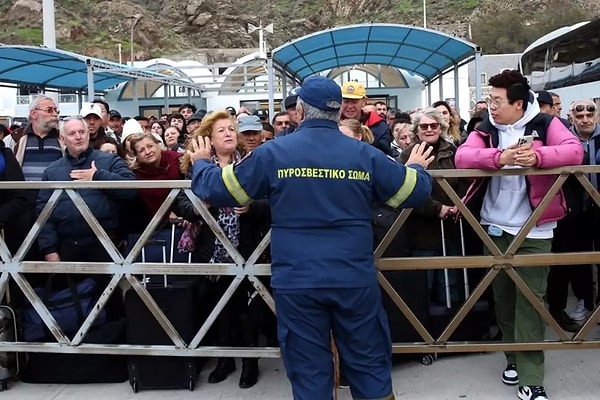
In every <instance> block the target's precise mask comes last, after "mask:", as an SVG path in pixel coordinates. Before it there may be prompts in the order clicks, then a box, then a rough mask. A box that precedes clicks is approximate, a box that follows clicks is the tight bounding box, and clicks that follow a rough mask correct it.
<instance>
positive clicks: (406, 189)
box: [385, 167, 417, 208]
mask: <svg viewBox="0 0 600 400" xmlns="http://www.w3.org/2000/svg"><path fill="white" fill-rule="evenodd" d="M416 184H417V171H416V170H415V169H412V168H408V167H407V168H406V176H405V177H404V183H403V184H402V186H400V189H398V191H397V192H396V194H394V195H393V196H392V197H390V198H389V200H388V201H386V202H385V204H387V205H388V206H390V207H393V208H398V206H400V204H402V203H404V201H406V199H407V198H408V196H410V194H411V193H412V191H413V189H414V188H415V186H416Z"/></svg>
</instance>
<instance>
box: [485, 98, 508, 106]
mask: <svg viewBox="0 0 600 400" xmlns="http://www.w3.org/2000/svg"><path fill="white" fill-rule="evenodd" d="M485 102H486V103H487V104H488V106H490V107H494V108H499V107H501V106H502V104H505V103H508V100H504V99H491V98H489V99H486V100H485Z"/></svg>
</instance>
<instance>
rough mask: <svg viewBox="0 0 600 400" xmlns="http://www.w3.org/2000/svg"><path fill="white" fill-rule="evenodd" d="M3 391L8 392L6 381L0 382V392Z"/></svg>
mask: <svg viewBox="0 0 600 400" xmlns="http://www.w3.org/2000/svg"><path fill="white" fill-rule="evenodd" d="M4 390H8V381H2V383H1V384H0V392H2V391H4Z"/></svg>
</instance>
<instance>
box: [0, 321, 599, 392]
mask: <svg viewBox="0 0 600 400" xmlns="http://www.w3.org/2000/svg"><path fill="white" fill-rule="evenodd" d="M598 331H599V330H598V329H595V331H594V333H593V335H594V337H598V336H600V335H599V332H598ZM599 355H600V354H599V352H598V351H596V350H569V351H562V350H560V351H558V350H557V351H548V352H546V389H547V392H548V395H549V396H550V398H551V399H552V400H592V399H598V398H600V357H599ZM237 362H238V370H237V371H236V372H234V373H233V374H232V375H230V376H229V378H228V379H227V380H226V381H224V382H222V383H219V384H208V383H206V381H207V378H208V374H209V373H210V370H211V369H212V367H213V365H214V362H211V363H209V364H208V366H207V367H206V368H205V369H204V371H202V374H201V376H200V380H199V382H198V385H197V387H196V389H195V390H194V391H193V392H189V391H187V390H168V391H144V392H139V393H137V394H134V393H133V392H132V390H131V387H130V386H129V384H128V383H118V384H90V385H47V384H35V385H33V384H25V383H20V382H17V383H14V384H12V385H11V388H10V389H9V391H7V392H3V393H2V394H1V395H0V396H2V397H3V398H7V399H19V400H81V399H86V400H97V399H98V400H99V399H136V400H140V399H141V400H154V399H170V400H183V399H195V400H234V399H235V400H237V399H239V400H242V399H243V400H249V399H256V400H282V399H291V394H290V393H291V392H290V386H289V383H288V381H287V379H286V376H285V371H284V369H283V365H282V363H281V360H279V359H264V360H261V361H260V368H261V376H260V379H259V382H258V384H256V385H255V386H254V387H253V388H250V389H245V390H243V389H239V388H238V386H237V383H238V379H239V373H240V363H239V360H237ZM504 367H505V360H504V356H503V355H502V354H500V353H490V354H469V355H443V356H442V357H441V358H439V359H438V360H436V361H435V362H434V363H433V364H432V365H429V366H424V365H422V364H421V363H420V362H419V361H418V360H414V361H406V362H402V363H399V364H396V365H395V366H394V369H393V380H394V393H395V395H396V399H407V400H413V399H414V400H450V399H482V400H488V399H489V400H494V399H516V398H517V395H516V388H515V387H510V386H506V385H503V384H502V383H501V382H500V373H501V371H502V370H503V368H504ZM338 398H339V400H348V399H351V396H350V392H349V390H347V389H345V390H344V389H343V390H340V391H339V397H338Z"/></svg>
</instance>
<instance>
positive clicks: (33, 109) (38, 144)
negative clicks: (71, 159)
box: [13, 95, 63, 204]
mask: <svg viewBox="0 0 600 400" xmlns="http://www.w3.org/2000/svg"><path fill="white" fill-rule="evenodd" d="M58 114H59V111H58V108H57V106H56V103H55V102H54V99H52V98H51V97H48V96H43V95H42V96H38V97H36V98H34V99H33V101H32V102H31V103H30V104H29V125H27V128H26V129H25V135H23V137H22V138H21V139H20V140H19V142H18V143H17V145H16V146H15V148H14V149H13V151H14V153H15V156H16V157H17V161H18V162H19V164H20V165H21V167H22V168H23V175H25V180H26V181H41V180H42V174H43V173H44V170H45V169H46V167H47V166H48V165H50V163H52V162H54V161H56V160H58V159H59V158H61V157H62V155H63V150H62V146H61V144H60V141H59V140H58V131H57V130H56V127H57V126H58ZM34 200H35V199H34ZM34 204H35V203H34Z"/></svg>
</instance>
